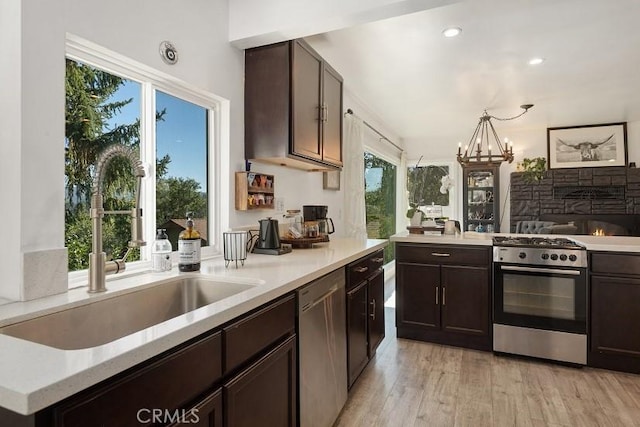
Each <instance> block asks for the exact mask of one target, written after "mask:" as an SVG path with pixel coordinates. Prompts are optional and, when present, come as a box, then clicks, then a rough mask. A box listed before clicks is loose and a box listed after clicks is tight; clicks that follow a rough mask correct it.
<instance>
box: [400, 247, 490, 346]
mask: <svg viewBox="0 0 640 427" xmlns="http://www.w3.org/2000/svg"><path fill="white" fill-rule="evenodd" d="M490 249H491V248H490V247H466V246H465V247H457V246H451V245H429V244H404V243H397V244H396V328H397V333H398V337H400V338H411V339H418V340H423V341H431V342H437V343H441V344H449V345H456V346H462V347H469V348H475V349H480V350H490V349H491V347H492V342H491V286H490V283H491V270H490V268H489V267H490V264H491V261H490V259H491V258H490Z"/></svg>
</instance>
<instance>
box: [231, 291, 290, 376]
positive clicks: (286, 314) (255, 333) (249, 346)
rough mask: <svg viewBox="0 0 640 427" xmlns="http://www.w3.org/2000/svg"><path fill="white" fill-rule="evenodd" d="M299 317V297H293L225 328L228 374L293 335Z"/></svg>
mask: <svg viewBox="0 0 640 427" xmlns="http://www.w3.org/2000/svg"><path fill="white" fill-rule="evenodd" d="M295 316H296V304H295V295H291V296H288V297H286V298H284V299H282V300H280V301H278V302H276V303H273V304H270V305H268V306H266V307H264V308H263V309H261V310H258V311H257V312H256V313H253V314H251V315H248V316H246V317H244V318H242V319H241V320H239V321H237V322H233V323H231V324H230V325H229V326H226V327H225V328H223V330H222V332H223V335H222V337H223V342H224V373H225V374H227V373H229V372H231V371H232V370H234V369H235V368H237V367H238V366H240V365H241V364H243V363H245V362H247V361H248V360H249V359H250V358H252V357H254V356H255V355H256V354H259V353H260V352H261V351H262V350H264V349H266V348H268V347H269V346H271V345H273V344H274V343H276V342H277V341H279V340H281V339H282V338H283V337H286V336H288V335H291V334H293V333H294V332H295V328H296V324H295V318H296V317H295Z"/></svg>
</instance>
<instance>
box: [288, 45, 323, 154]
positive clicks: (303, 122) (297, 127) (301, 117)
mask: <svg viewBox="0 0 640 427" xmlns="http://www.w3.org/2000/svg"><path fill="white" fill-rule="evenodd" d="M292 48H293V63H292V66H293V73H292V75H293V79H292V84H293V91H292V93H293V108H292V114H293V121H292V128H293V139H292V140H291V151H292V153H293V154H297V155H300V156H303V157H307V158H310V159H316V160H319V161H321V160H322V134H321V129H322V127H321V126H319V124H320V123H321V120H320V118H321V116H322V114H323V111H322V103H321V100H322V72H323V70H322V58H321V57H320V56H319V55H318V54H317V53H315V52H314V51H313V50H311V49H310V48H309V47H308V46H306V45H305V44H302V43H295V42H294V43H293V44H292Z"/></svg>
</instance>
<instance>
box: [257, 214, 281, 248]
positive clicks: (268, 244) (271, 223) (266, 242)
mask: <svg viewBox="0 0 640 427" xmlns="http://www.w3.org/2000/svg"><path fill="white" fill-rule="evenodd" d="M258 222H259V224H260V231H259V233H258V241H257V242H256V248H258V249H278V248H280V235H279V228H278V220H277V219H272V218H267V219H261V220H260V221H258Z"/></svg>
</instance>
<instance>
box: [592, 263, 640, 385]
mask: <svg viewBox="0 0 640 427" xmlns="http://www.w3.org/2000/svg"><path fill="white" fill-rule="evenodd" d="M590 269H591V272H592V273H591V276H590V287H591V291H590V298H589V301H590V318H589V353H588V355H587V364H588V365H589V366H593V367H597V368H605V369H613V370H617V371H623V372H632V373H640V333H639V332H638V330H639V329H638V328H639V327H640V326H639V325H640V309H639V308H640V255H635V254H616V253H597V252H596V253H592V254H591V262H590Z"/></svg>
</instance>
